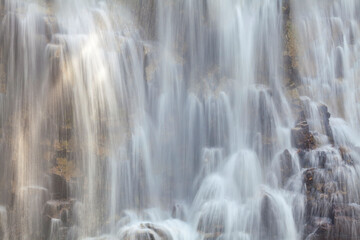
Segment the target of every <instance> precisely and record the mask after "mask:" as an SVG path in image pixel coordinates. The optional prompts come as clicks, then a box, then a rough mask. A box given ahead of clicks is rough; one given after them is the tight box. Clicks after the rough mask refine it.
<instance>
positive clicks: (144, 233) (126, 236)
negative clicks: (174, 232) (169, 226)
mask: <svg viewBox="0 0 360 240" xmlns="http://www.w3.org/2000/svg"><path fill="white" fill-rule="evenodd" d="M119 238H120V239H123V240H172V237H171V235H170V233H169V232H168V231H167V230H166V229H165V228H163V227H161V226H158V225H155V224H152V223H141V224H139V225H138V226H133V227H128V228H125V229H123V230H122V231H121V233H120V234H119Z"/></svg>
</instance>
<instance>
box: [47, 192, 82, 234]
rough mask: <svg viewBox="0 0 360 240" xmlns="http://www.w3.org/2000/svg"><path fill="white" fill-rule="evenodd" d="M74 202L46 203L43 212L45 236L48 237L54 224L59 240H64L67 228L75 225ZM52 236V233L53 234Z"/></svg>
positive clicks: (54, 201) (55, 201)
mask: <svg viewBox="0 0 360 240" xmlns="http://www.w3.org/2000/svg"><path fill="white" fill-rule="evenodd" d="M74 204H75V200H73V199H71V200H67V201H65V200H63V201H60V200H50V201H48V202H46V204H45V206H44V210H43V229H44V230H43V231H44V234H45V236H48V237H50V235H51V231H52V230H51V229H52V227H54V226H53V225H54V223H57V224H55V225H56V227H57V230H56V231H58V236H59V239H61V240H62V239H64V240H65V239H66V236H67V232H68V231H69V229H70V228H69V227H70V226H72V225H74V224H75V220H74V219H75V218H76V217H75V213H74ZM53 234H54V233H53Z"/></svg>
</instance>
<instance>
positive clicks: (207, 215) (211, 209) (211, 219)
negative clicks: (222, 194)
mask: <svg viewBox="0 0 360 240" xmlns="http://www.w3.org/2000/svg"><path fill="white" fill-rule="evenodd" d="M226 214H227V210H226V206H225V205H224V204H222V203H218V202H214V203H210V204H207V205H206V206H204V207H203V209H202V213H201V215H200V218H199V221H198V225H197V231H198V232H199V233H200V234H201V235H202V236H203V237H204V238H205V239H208V240H210V239H216V238H217V237H219V236H220V235H221V234H223V233H224V231H225V229H224V227H225V225H224V223H225V219H226Z"/></svg>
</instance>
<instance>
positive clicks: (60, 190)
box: [51, 174, 68, 199]
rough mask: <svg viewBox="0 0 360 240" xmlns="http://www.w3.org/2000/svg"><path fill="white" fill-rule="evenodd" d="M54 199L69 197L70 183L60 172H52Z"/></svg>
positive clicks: (52, 193)
mask: <svg viewBox="0 0 360 240" xmlns="http://www.w3.org/2000/svg"><path fill="white" fill-rule="evenodd" d="M51 181H52V188H51V195H52V199H67V198H68V183H67V181H66V179H65V178H64V177H63V176H60V175H58V174H51Z"/></svg>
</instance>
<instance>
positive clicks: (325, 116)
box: [318, 104, 334, 144]
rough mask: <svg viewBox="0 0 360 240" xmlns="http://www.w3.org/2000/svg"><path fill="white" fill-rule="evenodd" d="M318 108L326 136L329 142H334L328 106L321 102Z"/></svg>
mask: <svg viewBox="0 0 360 240" xmlns="http://www.w3.org/2000/svg"><path fill="white" fill-rule="evenodd" d="M318 109H319V113H320V117H321V118H322V119H321V122H322V125H323V126H324V128H325V133H326V135H327V136H328V139H329V142H330V143H331V144H334V136H333V133H332V130H331V127H330V121H329V119H330V113H329V111H328V107H327V106H326V105H324V104H322V105H320V106H319V108H318Z"/></svg>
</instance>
